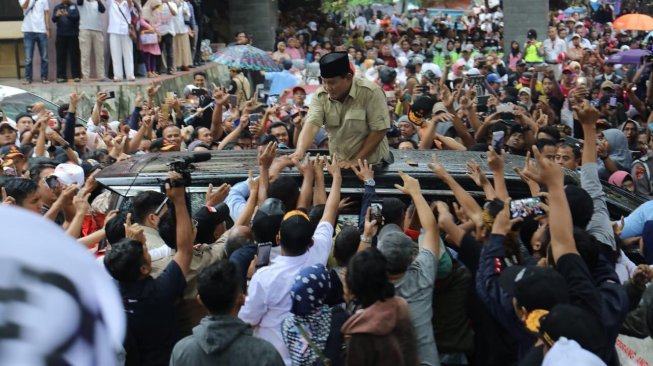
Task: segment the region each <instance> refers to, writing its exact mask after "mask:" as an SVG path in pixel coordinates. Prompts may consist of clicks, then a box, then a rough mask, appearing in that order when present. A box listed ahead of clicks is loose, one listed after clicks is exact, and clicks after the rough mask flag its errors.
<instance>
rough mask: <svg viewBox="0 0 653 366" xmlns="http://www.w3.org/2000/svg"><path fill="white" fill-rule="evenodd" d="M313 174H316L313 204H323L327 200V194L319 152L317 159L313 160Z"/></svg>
mask: <svg viewBox="0 0 653 366" xmlns="http://www.w3.org/2000/svg"><path fill="white" fill-rule="evenodd" d="M313 174H314V175H315V187H314V188H313V205H323V204H325V203H326V201H327V194H326V186H325V183H324V170H322V159H320V155H319V154H318V155H317V156H316V157H315V160H313Z"/></svg>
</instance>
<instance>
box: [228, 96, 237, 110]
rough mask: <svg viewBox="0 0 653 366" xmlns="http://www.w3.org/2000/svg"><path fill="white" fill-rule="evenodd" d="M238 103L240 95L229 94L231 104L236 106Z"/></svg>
mask: <svg viewBox="0 0 653 366" xmlns="http://www.w3.org/2000/svg"><path fill="white" fill-rule="evenodd" d="M237 104H238V97H237V96H235V95H230V96H229V105H230V106H232V107H235V106H236V105H237Z"/></svg>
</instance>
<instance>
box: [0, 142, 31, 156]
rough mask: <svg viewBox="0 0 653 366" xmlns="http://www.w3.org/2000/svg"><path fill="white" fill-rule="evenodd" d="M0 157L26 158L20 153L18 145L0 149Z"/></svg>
mask: <svg viewBox="0 0 653 366" xmlns="http://www.w3.org/2000/svg"><path fill="white" fill-rule="evenodd" d="M0 156H1V157H2V158H3V159H15V158H24V157H25V155H23V153H22V152H21V151H20V149H19V148H18V146H16V145H6V146H3V147H2V149H0Z"/></svg>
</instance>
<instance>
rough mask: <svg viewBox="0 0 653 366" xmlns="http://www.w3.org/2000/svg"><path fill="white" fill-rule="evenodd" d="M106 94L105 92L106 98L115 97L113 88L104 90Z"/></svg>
mask: <svg viewBox="0 0 653 366" xmlns="http://www.w3.org/2000/svg"><path fill="white" fill-rule="evenodd" d="M106 94H107V99H114V98H115V97H116V92H115V91H113V90H112V91H108V92H106Z"/></svg>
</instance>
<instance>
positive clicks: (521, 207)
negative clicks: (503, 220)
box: [510, 197, 544, 219]
mask: <svg viewBox="0 0 653 366" xmlns="http://www.w3.org/2000/svg"><path fill="white" fill-rule="evenodd" d="M540 203H542V199H541V198H540V197H529V198H524V199H521V200H514V201H511V202H510V215H511V217H512V218H513V219H516V218H518V217H522V218H526V217H529V216H540V215H544V211H543V210H542V208H541V207H539V204H540Z"/></svg>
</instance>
